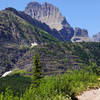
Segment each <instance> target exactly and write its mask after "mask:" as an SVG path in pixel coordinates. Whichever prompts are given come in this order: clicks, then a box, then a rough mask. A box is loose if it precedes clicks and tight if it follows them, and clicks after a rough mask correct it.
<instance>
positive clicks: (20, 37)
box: [0, 10, 58, 74]
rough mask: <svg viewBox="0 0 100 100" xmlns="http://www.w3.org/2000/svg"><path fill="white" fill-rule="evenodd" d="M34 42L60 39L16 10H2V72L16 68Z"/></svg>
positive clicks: (0, 37) (0, 31)
mask: <svg viewBox="0 0 100 100" xmlns="http://www.w3.org/2000/svg"><path fill="white" fill-rule="evenodd" d="M16 13H17V11H16ZM34 42H37V43H38V44H42V43H48V42H50V43H52V42H58V40H57V39H56V38H54V37H53V36H52V35H50V34H49V33H47V32H45V31H43V30H41V29H39V28H37V27H36V26H33V25H32V24H30V23H29V22H28V21H26V20H24V19H23V18H22V17H20V16H19V15H17V14H15V13H14V12H12V11H8V10H4V11H0V74H1V73H3V72H5V71H7V70H9V69H12V68H14V66H15V65H16V62H17V61H18V59H19V58H20V57H22V55H23V54H24V53H25V52H26V51H27V47H30V46H31V43H34Z"/></svg>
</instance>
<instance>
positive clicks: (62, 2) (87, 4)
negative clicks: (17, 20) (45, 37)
mask: <svg viewBox="0 0 100 100" xmlns="http://www.w3.org/2000/svg"><path fill="white" fill-rule="evenodd" d="M32 1H38V2H41V3H43V2H49V3H52V4H53V5H55V6H57V7H58V8H59V10H60V12H61V13H62V14H63V16H65V17H66V19H67V21H68V22H69V23H70V25H71V26H72V27H74V28H75V27H80V28H85V29H87V30H88V32H89V36H92V35H93V34H96V33H98V32H100V22H99V20H100V0H0V10H2V9H4V8H6V7H14V8H16V9H17V10H24V8H25V7H26V5H27V4H28V3H29V2H32Z"/></svg>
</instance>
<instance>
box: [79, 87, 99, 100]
mask: <svg viewBox="0 0 100 100" xmlns="http://www.w3.org/2000/svg"><path fill="white" fill-rule="evenodd" d="M77 98H78V100H100V88H99V89H94V90H90V91H85V92H83V94H82V95H79V96H77Z"/></svg>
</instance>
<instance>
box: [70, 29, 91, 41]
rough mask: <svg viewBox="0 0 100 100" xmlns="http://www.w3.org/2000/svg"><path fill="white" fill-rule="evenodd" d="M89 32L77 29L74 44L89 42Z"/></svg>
mask: <svg viewBox="0 0 100 100" xmlns="http://www.w3.org/2000/svg"><path fill="white" fill-rule="evenodd" d="M89 41H90V39H89V36H88V31H87V30H86V29H81V28H75V30H74V36H73V37H72V42H89Z"/></svg>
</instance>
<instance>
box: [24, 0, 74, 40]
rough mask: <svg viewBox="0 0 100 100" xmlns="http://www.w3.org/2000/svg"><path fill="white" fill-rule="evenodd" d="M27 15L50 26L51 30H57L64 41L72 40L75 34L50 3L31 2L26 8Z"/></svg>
mask: <svg viewBox="0 0 100 100" xmlns="http://www.w3.org/2000/svg"><path fill="white" fill-rule="evenodd" d="M25 13H26V14H28V15H30V16H31V17H32V18H34V19H36V20H38V21H41V22H43V23H45V24H47V25H49V27H50V28H51V29H53V30H57V31H58V32H59V34H60V37H62V38H63V41H69V40H71V38H72V36H73V34H74V31H73V28H72V27H71V26H70V25H69V23H68V22H67V20H66V18H65V17H64V16H62V14H61V13H60V11H59V9H58V8H56V7H55V6H53V5H51V4H48V3H44V4H42V5H41V4H39V3H38V2H31V3H29V4H28V5H27V7H26V8H25Z"/></svg>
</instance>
